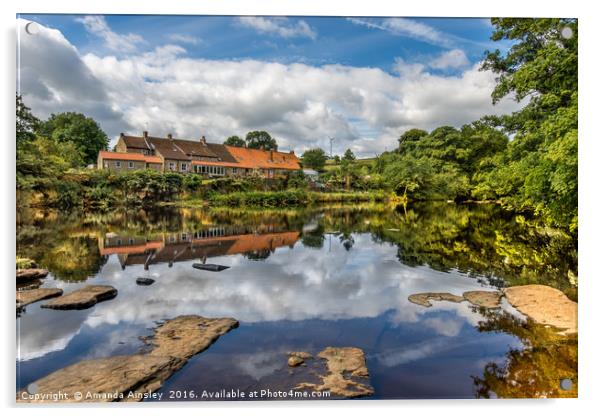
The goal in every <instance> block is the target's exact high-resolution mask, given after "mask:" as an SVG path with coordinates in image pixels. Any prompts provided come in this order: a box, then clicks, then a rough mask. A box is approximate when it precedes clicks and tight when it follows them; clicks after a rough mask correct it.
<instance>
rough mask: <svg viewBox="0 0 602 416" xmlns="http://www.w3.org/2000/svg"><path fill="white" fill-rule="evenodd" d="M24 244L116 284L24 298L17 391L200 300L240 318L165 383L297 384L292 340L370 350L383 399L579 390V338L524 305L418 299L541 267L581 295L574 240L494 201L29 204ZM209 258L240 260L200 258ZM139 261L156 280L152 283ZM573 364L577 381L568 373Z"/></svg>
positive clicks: (59, 268)
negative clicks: (274, 207) (67, 306)
mask: <svg viewBox="0 0 602 416" xmlns="http://www.w3.org/2000/svg"><path fill="white" fill-rule="evenodd" d="M17 253H18V255H20V256H22V257H29V258H32V259H34V260H35V261H36V262H38V264H39V265H40V266H41V267H45V268H47V269H49V270H50V275H49V276H48V277H47V278H46V279H44V280H43V281H42V282H41V285H42V286H41V287H60V288H62V289H63V290H64V291H65V292H66V293H68V292H70V291H72V290H73V289H75V288H78V287H81V286H83V285H85V284H108V285H112V286H114V287H115V288H116V289H117V290H118V296H117V297H116V298H114V299H112V300H109V301H106V302H102V303H99V304H97V305H96V306H95V307H93V308H90V309H86V310H81V311H55V310H49V309H42V308H40V305H41V304H43V303H44V301H42V302H38V303H34V304H31V305H29V306H27V307H26V308H25V310H24V311H22V312H20V313H19V314H18V316H17V352H18V357H17V388H18V389H20V388H23V387H25V386H27V385H28V384H29V383H31V382H33V381H35V380H37V379H39V378H41V377H44V376H46V375H48V374H50V373H51V372H53V371H56V370H58V369H60V368H63V367H65V366H67V365H70V364H73V363H76V362H79V361H81V360H86V359H92V358H100V357H108V356H113V355H120V354H130V353H135V352H138V351H140V350H141V349H143V348H144V344H143V342H142V341H141V339H140V337H143V336H147V335H150V334H151V333H152V328H153V327H155V326H156V325H157V323H159V322H162V321H164V320H166V319H169V318H173V317H176V316H179V315H184V314H195V315H202V316H205V317H233V318H235V319H237V320H238V321H239V322H240V327H239V328H237V329H234V330H233V331H231V332H229V333H227V334H225V335H224V336H222V337H221V338H220V339H219V340H218V341H217V342H216V343H215V344H214V345H212V346H211V347H210V348H209V349H208V350H207V351H205V352H203V353H201V354H199V355H197V356H195V357H193V358H192V359H191V360H190V361H189V362H188V363H187V364H186V365H185V366H184V367H183V368H182V369H181V370H180V371H178V372H177V373H176V374H174V375H173V376H172V377H171V378H170V379H168V380H167V382H166V383H165V384H164V385H163V387H162V388H161V390H160V392H165V393H167V392H169V391H174V390H180V391H182V390H186V391H195V392H197V393H200V392H202V391H220V390H222V389H235V390H236V389H238V390H242V391H250V390H261V389H274V390H286V389H290V388H291V387H294V386H295V385H296V384H297V382H299V380H298V379H297V378H298V376H299V374H298V373H295V374H291V372H290V371H289V368H288V366H287V352H289V351H308V352H310V353H312V354H316V353H318V352H319V351H321V350H322V349H324V348H325V347H328V346H335V347H358V348H361V349H363V351H364V353H365V356H366V362H367V367H368V370H369V373H370V384H371V385H372V387H373V388H374V390H375V394H374V396H372V398H386V399H393V398H475V397H542V396H548V397H555V396H566V395H568V396H575V395H576V384H577V383H576V381H577V375H576V372H577V355H576V354H577V352H576V351H577V347H576V346H577V340H576V337H575V338H574V339H573V338H567V337H559V336H557V335H556V334H555V333H553V331H550V330H549V329H546V328H542V327H540V326H538V325H535V324H533V323H532V322H531V321H530V320H527V319H525V318H524V317H522V316H520V314H518V313H517V312H516V311H515V310H513V308H511V307H510V306H509V305H504V307H503V308H502V310H496V311H488V310H483V309H479V308H476V307H473V306H470V305H469V304H468V303H467V302H463V303H458V304H457V303H451V302H436V303H435V304H434V306H433V307H431V308H425V307H422V306H419V305H415V304H413V303H410V302H409V301H408V296H409V295H411V294H415V293H422V292H449V293H453V294H458V295H461V294H462V292H465V291H468V290H494V289H496V288H499V287H503V286H505V285H515V284H526V283H542V284H548V285H551V286H554V287H557V288H559V289H561V290H563V291H564V292H565V293H566V294H567V295H568V296H569V297H571V298H573V299H576V281H575V279H576V275H577V273H576V264H577V247H576V242H575V241H574V240H573V239H572V238H571V237H569V236H567V235H564V234H563V233H561V232H559V231H557V230H552V229H546V228H542V227H540V226H538V225H537V224H534V223H532V222H531V221H530V220H528V219H525V218H523V217H520V216H513V215H510V214H508V213H506V212H504V211H502V210H501V209H500V208H499V207H496V206H468V205H463V206H456V205H452V204H424V205H420V204H419V205H415V206H411V207H405V208H404V207H390V206H385V205H375V204H370V205H356V206H323V207H314V208H310V209H298V210H282V211H280V210H279V211H258V210H221V209H206V208H205V209H167V210H162V211H156V212H145V211H139V212H125V211H119V212H113V213H110V214H86V215H84V214H81V213H71V214H66V213H58V212H44V211H28V210H24V211H22V212H20V213H19V217H18V224H17ZM202 261H206V262H207V263H213V264H220V265H224V266H228V267H229V268H228V269H226V270H224V271H221V272H210V271H204V270H197V269H194V268H193V267H192V264H193V263H199V262H202ZM138 277H150V278H152V279H154V280H155V283H154V284H152V285H151V286H139V285H137V284H136V278H138ZM542 357H544V358H546V359H542ZM566 377H569V378H571V379H572V380H573V382H574V385H575V389H574V391H569V392H565V391H562V390H561V389H560V388H559V382H560V380H561V379H562V378H566ZM163 397H164V399H165V398H166V397H165V395H164V396H163Z"/></svg>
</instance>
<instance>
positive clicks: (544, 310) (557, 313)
mask: <svg viewBox="0 0 602 416" xmlns="http://www.w3.org/2000/svg"><path fill="white" fill-rule="evenodd" d="M504 295H505V296H506V299H508V302H509V303H510V304H511V305H512V306H514V307H515V308H516V309H518V311H519V312H521V313H522V314H524V315H526V316H528V317H529V318H531V319H533V320H534V321H535V322H536V323H538V324H542V325H551V326H554V327H556V328H559V329H562V332H563V333H565V334H573V333H577V302H573V301H572V300H570V299H569V298H568V297H567V296H566V295H565V294H564V293H562V292H561V291H560V290H558V289H554V288H553V287H550V286H545V285H525V286H512V287H509V288H506V289H505V290H504Z"/></svg>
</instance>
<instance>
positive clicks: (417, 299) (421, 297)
mask: <svg viewBox="0 0 602 416" xmlns="http://www.w3.org/2000/svg"><path fill="white" fill-rule="evenodd" d="M408 300H409V301H410V302H412V303H415V304H416V305H420V306H424V307H427V308H430V307H431V306H433V304H432V303H431V302H430V301H431V300H436V301H443V300H446V301H449V302H456V303H458V302H462V301H463V300H464V298H463V297H462V296H457V295H452V294H451V293H435V292H427V293H415V294H413V295H410V296H408Z"/></svg>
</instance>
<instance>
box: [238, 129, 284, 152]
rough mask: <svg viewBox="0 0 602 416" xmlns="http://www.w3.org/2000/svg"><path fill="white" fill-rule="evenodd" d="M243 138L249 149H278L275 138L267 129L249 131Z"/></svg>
mask: <svg viewBox="0 0 602 416" xmlns="http://www.w3.org/2000/svg"><path fill="white" fill-rule="evenodd" d="M245 140H246V142H247V147H248V148H249V149H262V148H263V149H264V150H278V143H276V139H274V138H273V137H272V136H270V133H268V132H267V131H250V132H248V133H247V137H245Z"/></svg>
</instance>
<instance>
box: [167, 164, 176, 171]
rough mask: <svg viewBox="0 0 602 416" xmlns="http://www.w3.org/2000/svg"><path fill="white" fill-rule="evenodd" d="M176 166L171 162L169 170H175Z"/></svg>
mask: <svg viewBox="0 0 602 416" xmlns="http://www.w3.org/2000/svg"><path fill="white" fill-rule="evenodd" d="M175 169H176V164H175V163H174V162H169V170H175Z"/></svg>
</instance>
